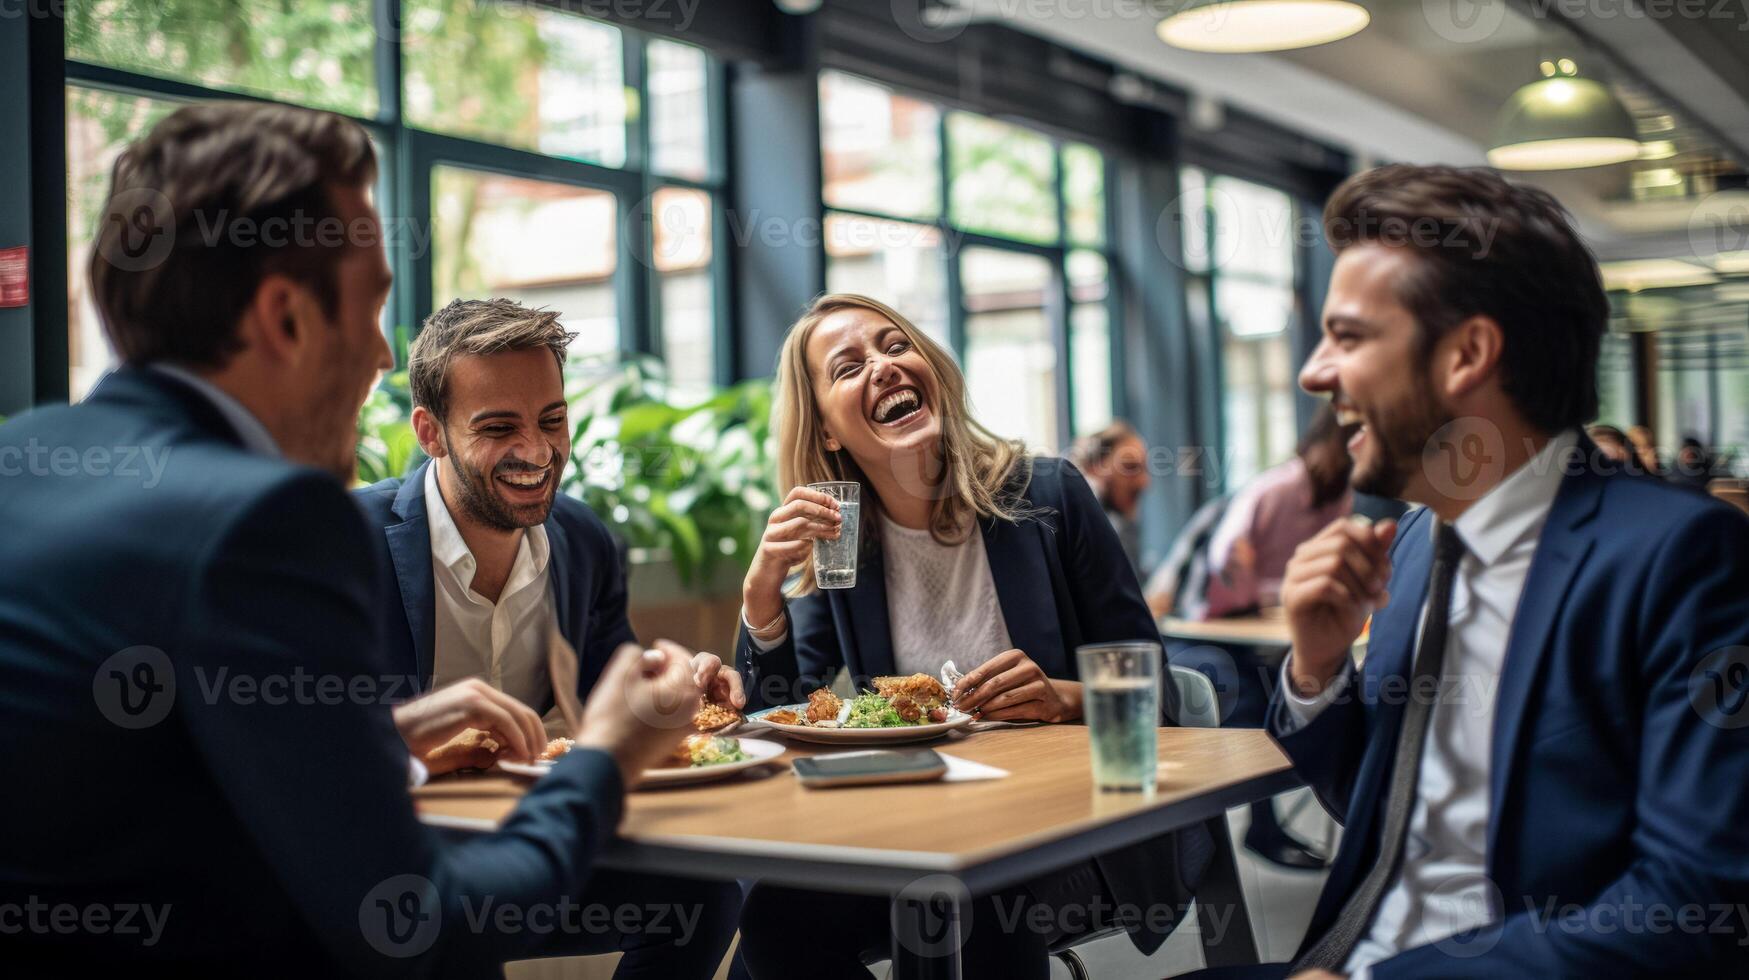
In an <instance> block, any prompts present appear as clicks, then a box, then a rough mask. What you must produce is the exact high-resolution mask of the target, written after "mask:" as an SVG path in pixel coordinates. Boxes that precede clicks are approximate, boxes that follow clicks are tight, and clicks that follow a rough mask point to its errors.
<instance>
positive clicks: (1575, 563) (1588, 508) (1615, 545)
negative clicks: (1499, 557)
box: [1271, 444, 1749, 980]
mask: <svg viewBox="0 0 1749 980" xmlns="http://www.w3.org/2000/svg"><path fill="white" fill-rule="evenodd" d="M1582 448H1583V449H1584V450H1585V452H1584V456H1583V458H1585V459H1595V458H1597V457H1596V452H1595V450H1594V448H1593V447H1591V446H1589V444H1586V445H1584V446H1582ZM1432 520H1433V518H1432V517H1431V516H1430V515H1429V513H1428V511H1426V510H1420V511H1417V512H1415V513H1414V514H1411V515H1410V516H1409V517H1408V518H1406V519H1405V520H1404V521H1403V524H1402V526H1401V528H1400V529H1399V530H1398V532H1397V538H1396V541H1395V543H1394V544H1393V545H1392V556H1393V558H1392V560H1393V568H1392V573H1391V581H1390V587H1389V591H1390V595H1391V601H1390V604H1389V605H1387V606H1386V607H1385V608H1383V609H1381V610H1379V611H1378V612H1377V613H1376V614H1375V616H1374V618H1373V624H1372V631H1371V640H1370V643H1369V649H1368V651H1367V657H1366V664H1365V668H1364V670H1363V671H1362V674H1361V676H1360V677H1357V678H1352V681H1353V682H1355V683H1352V684H1351V686H1350V688H1349V690H1348V691H1345V692H1344V693H1343V694H1342V695H1341V696H1340V697H1339V698H1338V699H1337V701H1336V702H1335V703H1333V704H1332V705H1330V706H1329V707H1328V708H1326V709H1325V710H1324V712H1323V713H1322V714H1320V715H1319V716H1318V717H1317V718H1316V719H1314V720H1313V721H1312V722H1311V724H1309V725H1307V726H1306V727H1305V728H1303V729H1301V730H1299V731H1297V732H1295V733H1294V734H1291V735H1286V736H1280V735H1279V733H1280V732H1281V731H1283V730H1285V728H1286V726H1285V724H1284V722H1285V721H1286V718H1285V714H1284V713H1285V711H1286V709H1285V707H1284V706H1283V705H1282V704H1281V702H1280V695H1278V697H1277V701H1276V704H1275V705H1274V707H1273V709H1272V719H1271V728H1272V729H1273V730H1274V731H1275V732H1277V733H1278V737H1279V738H1280V742H1281V745H1282V747H1283V748H1284V749H1286V750H1287V752H1288V754H1289V755H1291V756H1292V757H1293V760H1294V763H1295V765H1296V767H1297V768H1298V770H1299V772H1300V774H1301V776H1303V777H1304V778H1305V780H1306V781H1307V782H1308V783H1310V784H1311V785H1312V787H1313V788H1314V789H1315V790H1316V791H1317V793H1318V796H1319V798H1320V799H1321V800H1322V801H1323V802H1324V805H1325V807H1326V808H1328V809H1329V810H1330V812H1331V813H1333V814H1334V815H1336V817H1337V819H1339V820H1341V821H1342V822H1343V823H1344V825H1345V827H1346V830H1345V831H1344V834H1343V838H1342V847H1341V850H1340V851H1339V852H1338V854H1337V856H1336V862H1335V865H1334V867H1333V868H1332V869H1331V872H1330V878H1329V880H1328V882H1327V883H1326V885H1325V888H1324V892H1323V894H1322V895H1321V896H1320V898H1319V901H1318V905H1317V909H1316V911H1315V912H1314V914H1313V916H1312V922H1311V927H1310V929H1309V931H1308V933H1307V936H1308V940H1307V941H1308V942H1310V941H1312V940H1314V939H1316V938H1317V937H1319V936H1322V935H1323V934H1324V932H1325V931H1327V930H1328V929H1329V928H1330V926H1331V923H1332V922H1333V921H1334V920H1335V917H1336V915H1337V913H1338V911H1339V910H1340V909H1341V907H1342V903H1343V901H1344V900H1345V899H1346V898H1347V897H1348V895H1349V894H1350V893H1351V892H1352V891H1353V890H1354V889H1355V888H1356V887H1357V886H1358V885H1359V883H1360V880H1361V879H1362V878H1363V877H1365V875H1366V871H1367V869H1368V868H1369V867H1371V865H1372V863H1373V859H1374V856H1375V855H1376V853H1377V837H1378V834H1379V826H1380V824H1381V822H1382V820H1383V815H1384V797H1385V793H1386V786H1387V784H1388V782H1389V773H1390V768H1391V759H1392V756H1393V755H1394V754H1395V744H1396V739H1397V732H1398V730H1399V728H1400V727H1401V723H1402V716H1403V696H1402V691H1403V690H1404V689H1405V688H1404V687H1402V686H1396V685H1404V684H1405V683H1406V679H1407V678H1408V677H1409V676H1410V674H1411V672H1412V671H1411V656H1412V653H1413V640H1414V636H1415V632H1416V628H1417V622H1418V617H1419V615H1420V610H1421V606H1422V605H1423V603H1424V602H1425V599H1426V593H1427V577H1428V571H1429V566H1430V564H1431V562H1432V550H1433V548H1432V540H1431V534H1430V531H1429V528H1430V526H1431V523H1432ZM1746 645H1749V520H1745V519H1744V517H1743V515H1742V514H1741V513H1739V512H1737V511H1734V510H1732V509H1731V508H1729V507H1727V506H1725V505H1723V504H1721V503H1719V502H1717V501H1714V500H1711V499H1709V498H1707V497H1704V496H1701V495H1699V494H1696V493H1693V492H1691V491H1687V490H1684V489H1682V488H1679V487H1674V486H1671V485H1669V484H1666V483H1664V482H1662V481H1659V480H1655V479H1650V478H1646V477H1635V476H1627V475H1622V474H1619V473H1617V474H1612V475H1604V474H1601V473H1598V472H1592V471H1590V470H1588V469H1586V468H1584V467H1582V466H1580V465H1578V464H1577V463H1575V464H1574V465H1572V466H1569V468H1568V469H1567V471H1566V475H1565V476H1564V477H1563V478H1562V482H1561V486H1560V489H1559V491H1558V493H1557V495H1556V497H1555V500H1554V503H1553V505H1552V507H1551V509H1550V511H1549V515H1548V520H1547V523H1546V524H1545V525H1544V527H1543V531H1542V537H1541V539H1540V540H1539V541H1538V543H1537V550H1536V555H1535V557H1534V558H1533V559H1532V562H1531V568H1530V572H1529V575H1528V577H1527V578H1526V581H1525V587H1524V593H1523V595H1522V597H1521V598H1520V599H1519V604H1518V611H1517V614H1516V616H1515V617H1514V620H1513V623H1512V635H1511V637H1510V639H1509V641H1508V644H1507V648H1506V658H1505V663H1504V666H1503V668H1502V672H1501V677H1500V679H1499V681H1500V682H1499V688H1498V693H1497V695H1496V697H1497V701H1496V708H1495V712H1496V713H1495V718H1494V732H1493V742H1492V746H1491V750H1490V755H1489V786H1488V798H1489V814H1488V831H1487V852H1486V853H1487V857H1486V862H1487V863H1486V875H1487V877H1488V879H1489V880H1490V881H1491V882H1492V883H1493V884H1494V885H1495V886H1496V887H1497V888H1498V889H1499V892H1500V896H1501V898H1502V900H1503V903H1504V905H1503V919H1502V920H1501V922H1500V924H1499V925H1497V926H1493V927H1490V928H1488V929H1486V930H1483V931H1481V932H1479V933H1477V934H1475V935H1473V936H1468V937H1460V938H1459V939H1458V940H1454V941H1453V942H1450V943H1435V944H1433V945H1430V946H1423V947H1420V948H1416V949H1410V950H1407V951H1404V952H1403V953H1401V954H1399V955H1397V956H1395V957H1393V958H1391V959H1389V960H1386V961H1384V962H1381V963H1379V964H1377V965H1375V966H1374V967H1373V975H1374V976H1377V977H1380V978H1388V977H1396V976H1417V977H1419V976H1440V977H1477V978H1488V980H1497V978H1499V977H1509V976H1511V977H1518V976H1524V977H1529V976H1543V977H1554V976H1564V977H1577V976H1623V975H1641V976H1645V975H1654V974H1657V975H1695V974H1698V975H1706V976H1724V975H1727V974H1730V975H1737V976H1742V975H1745V972H1746V971H1749V958H1746V957H1745V951H1746V949H1749V947H1745V946H1740V945H1738V944H1739V943H1742V942H1749V932H1745V928H1744V924H1743V922H1742V921H1741V920H1740V919H1739V918H1738V915H1739V914H1740V913H1739V912H1738V911H1737V903H1741V902H1745V901H1749V727H1741V726H1743V725H1746V724H1749V707H1744V706H1743V705H1742V703H1741V699H1740V697H1739V698H1738V699H1737V700H1734V701H1733V700H1729V697H1730V696H1729V695H1728V694H1727V701H1728V703H1727V704H1726V705H1724V707H1722V708H1717V709H1716V710H1714V703H1713V702H1708V701H1706V700H1705V692H1707V691H1709V690H1711V688H1710V687H1709V686H1708V684H1709V678H1708V677H1707V674H1706V672H1707V670H1708V669H1713V670H1715V672H1717V673H1719V674H1720V675H1721V683H1724V680H1723V678H1724V677H1726V676H1728V677H1730V678H1731V680H1730V683H1731V684H1732V685H1733V686H1735V685H1737V684H1739V683H1743V682H1741V681H1740V680H1739V679H1738V675H1739V674H1740V673H1741V669H1740V668H1739V669H1738V670H1735V671H1732V670H1730V669H1729V665H1730V663H1731V662H1732V661H1733V660H1735V661H1736V662H1744V661H1745V660H1749V647H1746ZM1732 648H1735V652H1734V653H1733V652H1732ZM1721 651H1722V652H1721ZM1709 658H1710V659H1709ZM1350 669H1352V668H1350ZM1393 686H1395V691H1396V695H1395V697H1392V696H1389V692H1391V691H1392V690H1393ZM1744 690H1749V688H1745V689H1744ZM1381 693H1384V695H1385V696H1381ZM1733 709H1734V710H1733ZM1733 726H1737V727H1733ZM1648 908H1661V909H1662V910H1663V911H1662V912H1661V913H1655V914H1661V915H1663V916H1664V917H1665V918H1664V922H1663V925H1662V926H1661V927H1659V928H1658V929H1657V930H1656V931H1654V930H1653V929H1650V928H1647V925H1646V923H1647V919H1646V915H1647V911H1646V910H1647V909H1648ZM1724 908H1729V922H1728V925H1729V926H1730V927H1731V930H1730V931H1728V932H1726V933H1724V934H1719V933H1716V932H1708V931H1702V932H1700V933H1699V934H1696V932H1695V931H1694V930H1692V929H1689V930H1684V929H1681V928H1676V927H1675V925H1674V924H1675V923H1676V922H1677V921H1678V920H1677V919H1676V916H1679V915H1682V914H1684V913H1683V910H1684V909H1691V910H1693V911H1692V912H1690V913H1689V914H1691V915H1694V914H1698V915H1700V916H1702V917H1703V918H1704V920H1705V922H1704V925H1705V926H1706V927H1708V929H1710V928H1711V927H1712V926H1713V925H1714V923H1715V921H1717V920H1718V918H1719V912H1720V911H1721V909H1724ZM1579 909H1582V910H1583V911H1580V912H1578V914H1575V911H1576V910H1579ZM1551 910H1552V911H1554V912H1555V913H1556V914H1557V916H1560V915H1565V916H1568V918H1565V919H1562V918H1559V917H1557V918H1555V920H1554V921H1549V914H1550V912H1551ZM1702 910H1705V911H1702ZM1635 922H1638V923H1639V925H1638V926H1637V927H1636V926H1635V925H1634V923H1635Z"/></svg>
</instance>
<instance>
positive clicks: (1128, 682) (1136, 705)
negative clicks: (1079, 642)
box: [1075, 640, 1161, 794]
mask: <svg viewBox="0 0 1749 980" xmlns="http://www.w3.org/2000/svg"><path fill="white" fill-rule="evenodd" d="M1075 656H1076V657H1077V658H1078V659H1079V660H1080V665H1081V692H1082V705H1083V707H1082V710H1083V713H1084V715H1085V717H1086V720H1087V740H1088V742H1089V743H1091V745H1092V746H1093V787H1094V790H1095V791H1096V792H1100V793H1142V794H1150V793H1153V792H1154V772H1155V769H1157V768H1158V766H1159V762H1160V759H1159V755H1160V753H1159V742H1158V740H1157V738H1156V735H1155V730H1156V729H1157V728H1158V727H1159V725H1160V658H1161V653H1160V644H1158V643H1154V642H1150V641H1142V640H1138V641H1135V642H1130V643H1099V644H1093V645H1091V646H1084V647H1079V648H1077V649H1076V651H1075Z"/></svg>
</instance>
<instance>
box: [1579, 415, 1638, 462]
mask: <svg viewBox="0 0 1749 980" xmlns="http://www.w3.org/2000/svg"><path fill="white" fill-rule="evenodd" d="M1585 434H1586V435H1588V436H1590V437H1591V441H1592V442H1594V443H1596V444H1597V450H1598V452H1599V453H1601V454H1602V455H1603V457H1604V458H1606V459H1610V460H1614V461H1615V462H1617V463H1626V462H1628V461H1630V460H1632V459H1634V450H1633V446H1631V445H1630V444H1629V443H1628V437H1627V434H1626V433H1624V432H1622V430H1620V429H1618V428H1616V427H1615V426H1613V425H1602V424H1598V425H1593V426H1591V427H1590V428H1588V429H1586V430H1585Z"/></svg>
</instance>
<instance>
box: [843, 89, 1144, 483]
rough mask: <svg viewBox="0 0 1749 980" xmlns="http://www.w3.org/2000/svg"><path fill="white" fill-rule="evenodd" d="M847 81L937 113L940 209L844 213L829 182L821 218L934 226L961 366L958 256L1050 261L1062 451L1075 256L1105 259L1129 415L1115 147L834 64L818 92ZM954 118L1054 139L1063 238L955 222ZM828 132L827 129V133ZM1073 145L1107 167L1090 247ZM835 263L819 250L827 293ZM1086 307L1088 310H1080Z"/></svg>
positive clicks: (1121, 393) (1070, 383) (1118, 407)
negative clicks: (1081, 227) (1078, 218)
mask: <svg viewBox="0 0 1749 980" xmlns="http://www.w3.org/2000/svg"><path fill="white" fill-rule="evenodd" d="M828 72H831V73H835V74H839V75H845V76H848V77H850V78H853V79H855V80H857V81H858V82H861V83H863V84H867V85H873V86H876V87H878V88H880V89H882V90H884V91H886V92H888V93H891V94H892V95H896V96H901V97H904V98H909V99H915V100H918V101H921V102H927V103H928V104H930V105H931V106H933V107H934V108H935V110H936V120H935V135H936V145H937V147H938V150H939V152H938V155H937V159H936V185H937V186H936V201H935V204H936V208H935V212H936V213H935V217H933V218H918V217H910V216H906V215H903V214H898V213H890V212H884V211H879V210H872V209H868V208H856V207H845V206H840V205H834V204H831V203H828V202H827V200H826V188H825V183H824V181H823V180H822V182H821V185H820V214H821V219H822V222H824V221H826V220H829V219H830V218H831V217H833V216H834V215H841V216H844V217H848V218H863V219H868V220H871V221H892V222H898V223H901V224H905V225H916V226H922V227H929V228H934V229H935V230H936V231H937V233H939V234H940V235H941V243H942V244H941V249H940V252H941V254H940V260H941V262H942V279H943V282H944V283H945V286H946V289H945V297H944V302H945V304H946V310H945V311H944V312H945V313H946V317H947V337H948V342H949V348H950V351H951V353H952V354H953V356H954V358H955V360H957V361H959V362H960V363H961V364H962V365H963V364H964V363H965V354H966V318H967V316H968V311H967V310H966V304H965V291H964V286H963V283H962V277H961V269H960V251H961V250H962V249H964V248H965V247H967V246H974V247H981V248H991V249H996V250H1000V251H1008V252H1019V253H1023V254H1027V255H1037V256H1042V257H1044V258H1046V259H1047V260H1048V261H1050V263H1051V283H1050V285H1049V286H1048V287H1047V295H1046V297H1045V303H1044V307H1043V308H1044V310H1045V314H1046V316H1047V318H1048V319H1049V332H1050V337H1051V343H1052V346H1053V347H1054V348H1055V349H1056V357H1057V368H1056V372H1055V379H1054V380H1055V394H1056V401H1057V406H1056V408H1057V410H1056V415H1057V422H1056V429H1057V431H1056V438H1057V442H1058V448H1059V450H1060V451H1066V450H1067V449H1068V448H1069V446H1070V445H1071V444H1072V443H1073V442H1074V439H1075V435H1076V433H1075V430H1074V427H1075V402H1074V398H1075V384H1074V370H1075V365H1074V339H1075V338H1074V336H1073V333H1072V330H1073V325H1072V322H1071V314H1072V312H1073V310H1074V308H1075V306H1076V305H1077V304H1076V303H1074V302H1073V298H1072V296H1071V290H1070V284H1069V278H1068V258H1069V253H1071V252H1077V251H1087V252H1095V253H1097V254H1098V255H1099V256H1100V257H1101V258H1103V259H1104V260H1105V264H1106V292H1105V298H1104V300H1103V301H1102V305H1103V306H1104V307H1105V313H1106V324H1107V326H1106V337H1107V349H1108V352H1109V354H1108V358H1107V360H1108V363H1107V365H1106V373H1107V376H1108V381H1107V385H1108V390H1109V391H1110V392H1111V414H1112V417H1114V418H1122V417H1126V416H1127V415H1128V408H1129V404H1128V397H1127V391H1126V390H1125V388H1124V385H1123V368H1122V365H1123V360H1124V356H1123V345H1124V331H1123V330H1122V323H1123V318H1122V313H1123V290H1122V288H1121V287H1120V283H1119V280H1118V277H1119V275H1120V268H1121V266H1120V263H1119V258H1118V254H1117V249H1116V247H1115V244H1114V243H1115V242H1116V240H1117V225H1116V221H1115V219H1114V217H1113V209H1112V207H1111V196H1112V195H1111V189H1112V187H1113V185H1114V184H1113V182H1114V180H1115V178H1116V175H1117V174H1116V164H1115V160H1114V157H1115V151H1114V150H1113V148H1112V147H1109V146H1104V145H1101V144H1100V143H1098V142H1096V141H1094V140H1090V139H1086V138H1083V137H1080V136H1073V137H1070V136H1064V135H1062V134H1060V133H1057V132H1054V131H1052V130H1051V129H1049V128H1047V127H1045V126H1043V125H1041V124H1039V123H1036V122H1034V121H1032V120H1024V119H1017V118H1012V117H1009V116H1002V115H992V114H990V113H987V112H981V111H979V110H977V109H975V108H970V107H967V106H961V105H955V104H953V103H951V102H947V101H944V100H942V99H940V98H937V97H934V96H931V95H928V94H926V93H923V92H919V91H916V90H913V89H908V88H906V87H904V86H902V85H895V84H893V83H891V82H888V81H885V80H883V79H880V78H878V77H873V76H870V75H867V74H864V73H862V72H858V71H854V70H849V69H845V68H839V67H836V66H832V65H826V66H822V67H821V68H820V70H819V71H818V72H816V73H815V82H814V84H815V86H816V90H818V87H819V85H820V82H821V79H822V77H823V76H824V75H825V74H826V73H828ZM824 101H825V100H824V99H821V100H820V102H821V107H822V108H821V110H820V111H821V112H822V114H823V112H824ZM955 112H961V113H965V114H967V115H973V116H982V117H984V118H988V119H994V120H997V121H999V122H1002V123H1006V124H1008V125H1013V126H1018V127H1020V128H1022V129H1025V130H1027V131H1028V132H1030V133H1032V134H1034V135H1036V136H1039V137H1041V138H1043V139H1045V140H1048V141H1049V142H1050V144H1051V154H1052V166H1053V171H1052V181H1053V192H1054V194H1055V200H1056V222H1057V236H1056V239H1055V241H1053V242H1050V243H1041V242H1037V241H1033V240H1030V239H1024V238H1011V237H1008V236H1004V235H995V234H990V233H988V232H982V231H974V230H971V229H969V228H965V227H962V226H960V225H958V224H955V223H954V221H953V212H952V200H953V182H952V176H953V173H952V170H953V165H952V157H953V151H952V145H951V143H950V142H949V139H950V137H949V134H948V129H949V126H948V118H949V116H950V115H951V114H953V113H955ZM822 134H823V127H822ZM1070 144H1081V145H1084V146H1089V147H1092V148H1093V149H1094V150H1097V151H1098V152H1099V155H1100V161H1101V165H1102V168H1103V172H1102V173H1101V180H1102V184H1101V197H1102V200H1103V207H1102V208H1101V211H1102V214H1101V216H1100V218H1101V239H1102V240H1101V241H1100V242H1099V243H1098V244H1086V243H1082V242H1078V241H1075V240H1073V239H1071V238H1070V231H1069V222H1068V202H1067V197H1066V195H1065V190H1066V188H1065V175H1064V165H1063V151H1064V149H1065V147H1067V146H1068V145H1070ZM819 152H820V154H821V159H822V160H823V159H824V155H825V146H824V143H823V142H822V144H821V146H820V149H819ZM830 262H831V257H830V256H828V255H826V254H825V246H824V242H822V245H821V262H820V289H821V290H824V289H825V288H826V285H825V283H826V276H827V268H828V265H829V264H830ZM1080 305H1088V304H1080Z"/></svg>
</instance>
